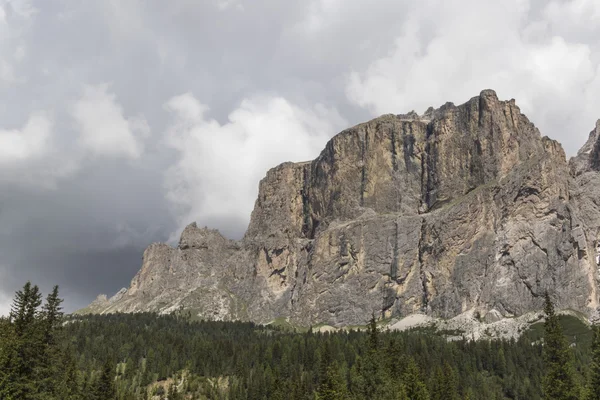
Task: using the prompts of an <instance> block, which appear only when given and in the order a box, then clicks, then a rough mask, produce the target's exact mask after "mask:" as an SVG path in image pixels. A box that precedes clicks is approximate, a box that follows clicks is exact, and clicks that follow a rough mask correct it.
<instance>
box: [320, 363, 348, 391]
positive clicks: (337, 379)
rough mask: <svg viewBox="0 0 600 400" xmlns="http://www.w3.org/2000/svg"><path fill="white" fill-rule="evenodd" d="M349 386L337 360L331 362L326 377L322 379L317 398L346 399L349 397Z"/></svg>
mask: <svg viewBox="0 0 600 400" xmlns="http://www.w3.org/2000/svg"><path fill="white" fill-rule="evenodd" d="M348 397H349V393H348V387H347V385H346V380H345V379H344V376H343V375H342V371H341V370H340V367H339V366H338V364H337V363H336V362H334V363H333V364H330V365H329V366H328V367H327V370H326V372H325V378H324V379H323V380H322V382H321V384H320V385H319V389H318V390H317V399H319V400H345V399H348Z"/></svg>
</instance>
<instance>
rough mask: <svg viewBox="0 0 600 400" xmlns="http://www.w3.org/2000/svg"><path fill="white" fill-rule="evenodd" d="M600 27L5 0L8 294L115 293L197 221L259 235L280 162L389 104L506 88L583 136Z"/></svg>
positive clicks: (591, 12) (537, 116)
mask: <svg viewBox="0 0 600 400" xmlns="http://www.w3.org/2000/svg"><path fill="white" fill-rule="evenodd" d="M599 27H600V6H599V5H598V2H596V1H594V0H571V1H563V0H554V1H541V0H530V1H529V0H509V1H506V2H497V1H475V0H460V1H459V0H453V1H439V0H424V1H419V2H413V1H396V0H394V1H392V0H382V1H378V2H371V1H366V0H350V1H349V0H346V1H341V0H308V1H307V0H302V1H300V0H298V1H296V0H293V1H292V0H290V1H285V2H282V1H275V0H254V1H244V0H212V1H192V0H172V1H168V2H165V1H158V0H152V1H143V0H119V1H116V0H109V1H99V0H98V1H95V0H94V1H86V2H81V1H76V0H38V1H34V0H0V304H1V303H3V302H4V303H6V295H7V293H11V292H12V291H14V290H15V289H16V288H17V287H18V286H20V285H21V284H22V283H23V282H24V281H25V280H27V279H31V280H33V281H35V282H37V283H39V284H41V285H42V286H43V287H44V288H46V289H47V288H49V287H50V286H51V285H52V284H54V283H58V284H60V285H61V286H62V287H63V293H64V294H65V296H66V297H67V306H68V308H69V309H73V308H75V307H79V306H82V305H84V304H86V303H87V302H89V301H91V300H93V298H94V297H95V296H96V295H97V294H98V293H102V292H107V293H108V294H112V293H114V292H115V291H117V290H118V289H120V288H121V287H123V286H127V284H128V283H129V281H130V279H131V278H132V276H133V274H134V273H135V272H136V271H137V269H138V268H139V266H140V261H141V255H142V251H143V249H144V248H145V247H146V246H147V245H148V244H149V243H151V242H153V241H165V240H170V241H171V242H173V241H175V240H176V238H177V234H178V233H179V232H180V231H181V229H182V227H183V226H185V225H186V224H187V223H189V222H192V221H194V220H197V221H198V223H199V224H201V225H208V226H212V227H217V228H219V229H221V230H222V231H223V232H224V233H225V234H227V235H228V236H231V237H241V235H242V234H243V231H244V229H245V227H246V225H247V222H248V218H249V214H250V211H251V209H252V206H253V202H254V197H255V195H256V190H257V183H258V180H259V179H260V178H261V177H262V176H263V175H264V173H265V171H266V169H268V168H269V167H271V166H274V165H275V164H277V163H279V162H282V161H286V160H294V161H300V160H305V159H310V158H313V157H314V156H315V155H316V154H318V152H319V151H320V149H321V148H322V147H323V145H324V143H325V142H326V140H327V139H328V138H329V137H330V136H332V135H333V134H335V133H336V132H338V131H339V130H341V129H343V128H345V127H347V126H349V125H352V124H355V123H358V122H360V121H363V120H366V119H368V118H371V117H373V116H376V115H378V114H382V113H387V112H393V113H401V112H407V111H410V110H411V109H415V110H416V111H418V112H422V111H424V110H425V109H426V108H427V107H428V106H430V105H433V106H439V105H440V104H443V103H444V102H446V101H454V102H456V103H459V102H462V101H466V100H467V99H468V98H469V97H471V96H474V95H476V94H478V93H479V91H480V90H481V89H484V88H488V87H492V88H494V89H496V90H497V92H498V94H499V95H500V97H502V98H507V99H508V98H513V97H514V98H516V100H517V103H518V104H519V105H520V106H521V108H522V110H523V111H524V112H525V113H526V114H527V115H528V116H529V117H530V118H531V119H532V120H533V121H534V122H535V123H536V124H537V126H538V127H540V129H541V130H542V133H543V134H546V135H549V136H551V137H553V138H556V139H559V140H561V141H562V142H563V144H564V145H565V148H566V150H567V152H568V153H569V154H571V155H572V154H574V153H575V152H576V151H577V149H578V148H579V147H580V146H581V145H582V144H583V141H584V140H585V138H586V137H587V133H588V132H589V131H590V130H591V129H592V127H593V124H594V122H595V120H596V118H599V117H600V100H599V98H598V96H597V93H600V73H599V63H600V52H599V50H600V39H599V38H600V35H599V33H600V32H599V30H600V28H599ZM0 307H1V306H0ZM0 311H2V309H1V308H0Z"/></svg>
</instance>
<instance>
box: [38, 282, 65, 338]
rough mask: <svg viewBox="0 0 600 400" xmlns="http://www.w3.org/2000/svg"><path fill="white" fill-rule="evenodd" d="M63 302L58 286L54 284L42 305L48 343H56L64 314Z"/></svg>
mask: <svg viewBox="0 0 600 400" xmlns="http://www.w3.org/2000/svg"><path fill="white" fill-rule="evenodd" d="M61 303H62V299H61V298H59V297H58V286H54V288H52V292H51V293H50V294H49V295H48V296H47V297H46V303H45V304H44V306H43V307H42V317H43V333H44V341H45V343H46V344H54V339H55V334H56V332H57V330H58V328H59V327H60V322H61V319H62V316H63V313H62V308H61V306H60V305H61Z"/></svg>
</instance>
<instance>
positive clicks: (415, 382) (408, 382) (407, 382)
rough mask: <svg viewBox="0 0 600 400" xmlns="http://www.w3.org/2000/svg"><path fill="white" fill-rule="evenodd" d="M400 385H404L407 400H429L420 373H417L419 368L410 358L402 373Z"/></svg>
mask: <svg viewBox="0 0 600 400" xmlns="http://www.w3.org/2000/svg"><path fill="white" fill-rule="evenodd" d="M402 383H403V384H404V388H405V390H406V395H407V396H408V398H409V399H411V400H429V392H428V391H427V386H425V384H424V383H423V381H422V380H421V372H420V371H419V367H418V366H417V364H416V363H415V360H414V359H413V358H412V357H410V358H409V359H408V364H407V366H406V371H404V376H403V379H402Z"/></svg>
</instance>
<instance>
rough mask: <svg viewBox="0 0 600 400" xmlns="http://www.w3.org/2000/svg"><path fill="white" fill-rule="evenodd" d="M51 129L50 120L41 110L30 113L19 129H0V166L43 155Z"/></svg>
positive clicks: (47, 145) (47, 146) (46, 148)
mask: <svg viewBox="0 0 600 400" xmlns="http://www.w3.org/2000/svg"><path fill="white" fill-rule="evenodd" d="M51 130H52V122H51V121H50V119H49V118H48V116H47V115H46V114H45V113H43V112H38V113H34V114H32V115H31V116H30V117H29V119H28V121H27V123H26V124H25V126H23V128H21V129H0V166H2V165H7V164H11V165H12V164H15V163H22V162H26V161H29V160H31V159H33V158H37V157H41V156H43V155H44V154H45V153H46V152H47V150H48V148H49V143H48V142H49V139H50V135H51Z"/></svg>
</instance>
